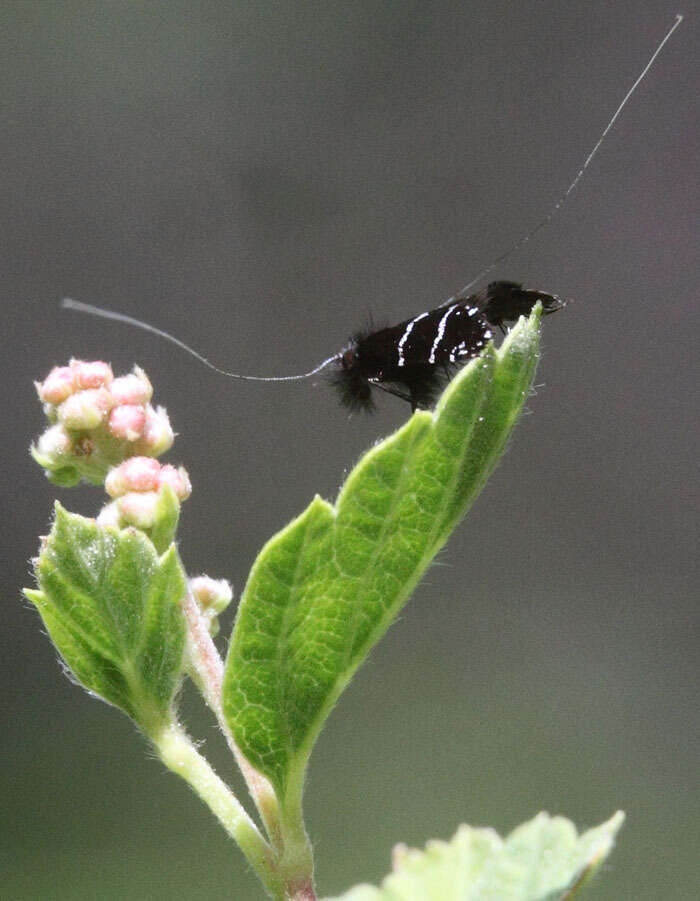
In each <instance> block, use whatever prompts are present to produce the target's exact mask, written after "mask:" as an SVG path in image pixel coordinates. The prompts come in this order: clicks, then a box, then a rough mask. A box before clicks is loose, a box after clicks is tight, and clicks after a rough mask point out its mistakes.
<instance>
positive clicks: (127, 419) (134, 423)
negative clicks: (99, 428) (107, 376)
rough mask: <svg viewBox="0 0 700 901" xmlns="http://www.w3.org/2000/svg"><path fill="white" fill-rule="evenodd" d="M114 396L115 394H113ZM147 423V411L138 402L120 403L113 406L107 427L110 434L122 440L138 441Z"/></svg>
mask: <svg viewBox="0 0 700 901" xmlns="http://www.w3.org/2000/svg"><path fill="white" fill-rule="evenodd" d="M112 396H114V395H112ZM145 425H146V411H145V410H144V408H143V407H140V406H137V405H136V404H120V405H119V406H118V407H112V412H111V413H110V414H109V421H108V425H107V428H108V429H109V433H110V435H113V436H114V437H115V438H121V439H122V441H137V440H138V439H139V438H140V437H141V436H142V435H143V430H144V426H145Z"/></svg>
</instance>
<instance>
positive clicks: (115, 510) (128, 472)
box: [97, 457, 192, 530]
mask: <svg viewBox="0 0 700 901" xmlns="http://www.w3.org/2000/svg"><path fill="white" fill-rule="evenodd" d="M166 486H167V487H168V488H170V489H171V490H172V492H173V494H174V495H175V497H176V498H177V500H178V501H184V500H185V499H186V498H188V497H189V496H190V494H191V493H192V485H191V484H190V479H189V476H188V475H187V471H186V470H185V469H184V467H182V466H181V467H179V469H176V468H175V467H174V466H171V465H170V464H169V463H166V464H165V465H163V464H161V463H159V462H158V460H154V459H153V458H152V457H131V458H130V459H128V460H125V461H124V463H121V464H120V465H119V466H115V467H114V469H111V470H110V471H109V473H108V474H107V478H106V479H105V489H106V491H107V494H109V496H110V497H112V498H114V500H112V501H111V502H110V503H108V504H107V505H106V506H105V507H103V508H102V510H101V512H100V514H99V515H98V517H97V522H98V523H99V524H100V525H103V526H107V525H109V526H116V527H117V528H119V529H123V528H125V527H126V526H135V527H136V528H137V529H143V530H147V529H151V528H152V527H153V526H154V525H155V524H156V522H157V520H158V518H159V517H160V515H161V511H162V505H163V489H164V488H165V487H166Z"/></svg>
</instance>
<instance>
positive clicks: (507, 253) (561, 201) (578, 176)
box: [447, 13, 683, 303]
mask: <svg viewBox="0 0 700 901" xmlns="http://www.w3.org/2000/svg"><path fill="white" fill-rule="evenodd" d="M682 21H683V16H682V15H681V14H680V13H678V14H677V15H676V21H675V22H674V23H673V25H672V26H671V28H670V29H669V31H668V32H667V33H666V36H665V37H664V39H663V40H662V41H661V43H660V44H659V46H658V47H657V48H656V50H655V51H654V52H653V53H652V55H651V59H650V60H649V62H648V63H647V64H646V66H645V67H644V68H643V69H642V71H641V72H640V74H639V76H638V77H637V80H636V81H635V83H634V84H633V85H632V87H631V88H630V89H629V91H627V93H626V94H625V97H624V99H623V101H622V103H621V104H620V105H619V106H618V108H617V109H616V110H615V112H614V114H613V117H612V119H611V120H610V121H609V122H608V124H607V125H606V126H605V128H604V129H603V133H602V134H601V136H600V137H599V138H598V141H597V143H596V145H595V147H594V148H593V150H591V152H590V153H589V154H588V156H587V157H586V161H585V162H584V164H583V166H581V168H580V169H579V170H578V172H577V174H576V178H575V179H574V180H573V181H572V182H571V184H570V185H569V187H568V188H567V189H566V191H564V193H563V194H562V195H561V197H560V198H559V200H557V202H556V203H555V204H554V206H553V207H552V209H551V210H550V211H549V212H548V213H547V215H546V216H543V217H542V219H540V221H539V222H538V223H537V225H536V226H535V227H534V228H533V229H532V230H531V231H529V232H528V233H527V234H526V235H525V237H524V238H520V240H519V241H516V242H515V244H513V246H512V247H510V248H509V249H508V250H506V251H505V253H502V254H501V255H500V257H498V259H496V260H494V261H493V263H491V264H490V265H488V266H487V267H486V268H485V269H482V270H481V272H480V273H479V274H478V275H477V276H476V277H475V278H473V279H472V280H471V281H470V282H469V284H467V285H465V286H464V287H463V288H462V290H461V291H460V293H459V294H458V295H456V296H457V297H459V296H461V295H462V294H466V293H467V291H468V290H469V289H470V288H471V287H472V285H475V284H476V283H477V282H478V281H480V280H481V279H482V278H483V277H484V276H485V275H488V273H489V272H491V271H492V270H493V269H495V268H496V266H498V264H499V263H502V262H503V261H504V260H506V259H507V258H508V257H509V256H510V255H511V254H513V253H515V251H516V250H520V248H521V247H523V246H524V245H525V244H527V243H528V241H530V240H531V239H532V238H534V237H535V235H536V234H537V233H538V232H539V231H541V230H542V229H543V228H544V227H545V225H547V224H548V223H549V222H551V220H552V219H553V218H554V216H555V215H556V214H557V213H558V212H559V210H560V209H561V208H562V206H564V203H565V202H566V199H567V197H568V196H569V194H571V192H572V191H573V190H574V188H575V187H576V185H577V184H578V183H579V182H580V181H581V178H582V177H583V173H584V172H585V171H586V169H588V167H589V165H590V164H591V162H592V160H593V157H594V156H595V155H596V153H598V150H599V149H600V145H601V144H602V143H603V141H604V140H605V138H606V137H607V135H608V133H609V132H610V129H611V128H612V127H613V125H614V124H615V122H616V121H617V117H618V116H619V115H620V113H621V112H622V110H623V109H624V107H625V105H626V104H627V101H628V100H629V99H630V97H631V96H632V94H634V92H635V90H636V89H637V86H638V85H639V83H640V82H641V81H642V80H643V78H644V76H645V75H646V74H647V72H648V71H649V69H651V67H652V66H653V64H654V61H655V60H656V57H657V56H658V55H659V53H661V51H662V50H663V48H664V44H665V43H666V41H668V39H669V38H670V37H671V35H672V34H673V32H674V31H675V30H676V28H678V26H679V25H680V24H681V22H682ZM447 303H449V301H447Z"/></svg>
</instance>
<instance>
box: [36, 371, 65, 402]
mask: <svg viewBox="0 0 700 901" xmlns="http://www.w3.org/2000/svg"><path fill="white" fill-rule="evenodd" d="M34 384H35V385H36V390H37V394H38V395H39V398H40V400H42V401H44V403H46V404H62V403H63V401H64V400H66V399H67V398H68V397H70V396H71V394H72V393H73V391H74V390H75V375H74V373H73V370H72V369H71V368H70V366H54V368H53V369H52V370H51V372H50V373H49V374H48V375H47V376H46V378H45V379H44V381H43V382H35V383H34Z"/></svg>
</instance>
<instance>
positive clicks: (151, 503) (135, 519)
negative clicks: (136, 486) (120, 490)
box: [115, 491, 160, 530]
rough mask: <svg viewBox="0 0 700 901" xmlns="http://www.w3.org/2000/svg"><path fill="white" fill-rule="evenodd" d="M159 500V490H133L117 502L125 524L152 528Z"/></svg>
mask: <svg viewBox="0 0 700 901" xmlns="http://www.w3.org/2000/svg"><path fill="white" fill-rule="evenodd" d="M159 500H160V498H159V497H158V492H157V491H144V492H140V491H131V492H129V494H125V495H123V496H122V497H119V498H117V500H116V501H115V504H116V505H117V508H118V510H119V514H120V517H121V521H122V523H123V525H127V526H135V527H136V528H137V529H144V530H145V529H150V528H152V526H153V525H154V523H155V521H156V516H157V514H158V502H159Z"/></svg>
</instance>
